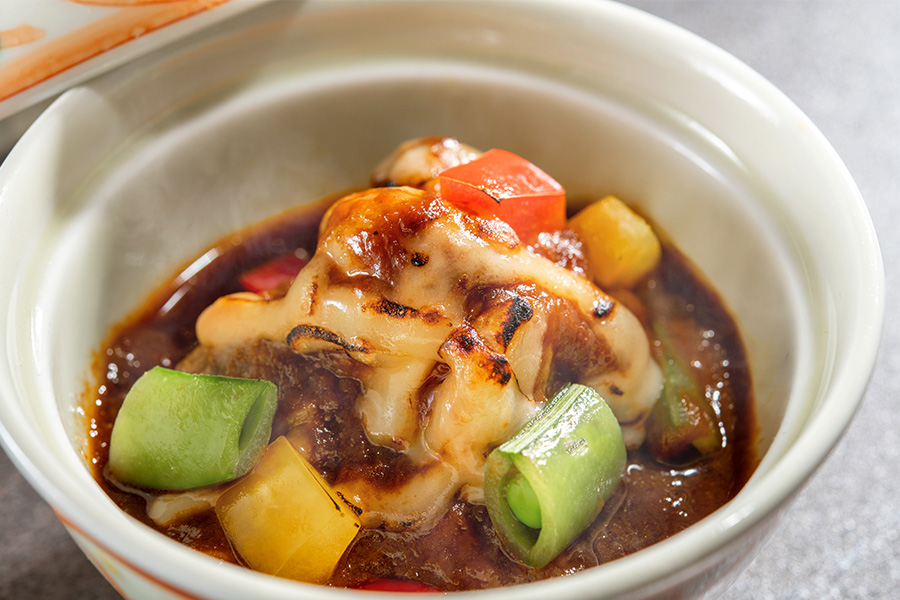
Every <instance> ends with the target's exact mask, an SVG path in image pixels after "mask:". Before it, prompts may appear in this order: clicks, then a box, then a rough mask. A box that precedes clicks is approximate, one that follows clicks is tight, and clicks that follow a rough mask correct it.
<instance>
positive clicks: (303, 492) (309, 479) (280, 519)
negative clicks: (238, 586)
mask: <svg viewBox="0 0 900 600" xmlns="http://www.w3.org/2000/svg"><path fill="white" fill-rule="evenodd" d="M216 514H217V515H218V517H219V521H220V523H221V524H222V528H223V529H224V530H225V535H226V536H228V540H229V541H230V542H231V544H232V546H233V547H234V549H235V550H236V551H237V552H238V554H240V556H241V558H243V559H244V561H245V562H246V563H247V565H248V566H250V568H252V569H254V570H256V571H261V572H263V573H268V574H270V575H277V576H279V577H286V578H289V579H296V580H299V581H306V582H308V583H325V582H326V581H327V580H328V578H329V577H330V576H331V573H332V572H333V571H334V568H335V566H336V565H337V563H338V561H339V560H340V558H341V556H342V555H343V554H344V551H345V550H346V549H347V547H348V546H349V545H350V542H352V541H353V538H354V537H356V534H357V532H358V531H359V527H360V523H359V519H358V518H357V516H356V514H355V513H354V511H353V510H352V509H351V508H350V507H348V506H347V505H346V504H345V503H344V502H343V500H341V498H340V497H338V496H337V495H336V494H335V492H334V491H333V490H332V489H331V488H330V486H329V485H328V483H327V482H326V481H325V480H324V479H322V477H321V476H320V475H319V474H318V473H317V472H316V470H315V469H314V468H313V467H312V465H310V464H309V463H308V462H307V461H306V460H305V459H304V458H303V457H302V456H301V455H300V454H299V453H298V452H297V451H296V450H295V449H294V447H293V446H292V445H291V443H290V442H289V441H287V439H286V438H284V437H279V438H278V439H276V440H275V441H274V442H272V443H271V444H269V447H268V448H267V449H266V452H265V454H264V455H263V457H262V459H260V461H259V463H258V464H257V465H256V467H255V468H254V469H253V471H251V472H250V473H249V474H248V475H247V476H245V477H244V478H243V479H241V480H240V481H238V482H237V483H236V484H235V485H234V486H232V487H231V488H229V489H228V490H227V491H226V492H225V493H224V494H222V496H221V497H220V498H219V500H218V502H217V503H216Z"/></svg>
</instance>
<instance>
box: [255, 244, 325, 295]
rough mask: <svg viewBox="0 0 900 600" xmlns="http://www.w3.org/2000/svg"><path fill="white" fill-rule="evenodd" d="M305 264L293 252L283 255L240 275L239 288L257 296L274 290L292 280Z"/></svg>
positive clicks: (302, 259)
mask: <svg viewBox="0 0 900 600" xmlns="http://www.w3.org/2000/svg"><path fill="white" fill-rule="evenodd" d="M307 262H309V261H308V260H307V259H305V258H300V257H299V256H297V255H296V254H294V253H293V252H292V253H290V254H285V255H284V256H280V257H278V258H276V259H274V260H271V261H269V262H267V263H265V264H262V265H260V266H258V267H256V268H255V269H251V270H250V271H247V272H246V273H244V274H243V275H241V277H240V283H241V287H243V288H244V289H245V290H247V291H248V292H256V293H257V294H260V293H262V292H265V291H266V290H271V289H275V288H277V287H279V286H281V285H284V284H285V283H287V282H289V281H291V280H292V279H294V278H295V277H296V276H297V273H299V272H300V269H302V268H303V267H304V266H305V265H306V263H307Z"/></svg>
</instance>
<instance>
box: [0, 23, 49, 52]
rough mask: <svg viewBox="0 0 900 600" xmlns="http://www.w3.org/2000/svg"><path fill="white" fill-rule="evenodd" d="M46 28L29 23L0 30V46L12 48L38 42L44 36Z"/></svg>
mask: <svg viewBox="0 0 900 600" xmlns="http://www.w3.org/2000/svg"><path fill="white" fill-rule="evenodd" d="M44 33H45V32H44V30H43V29H41V28H39V27H34V26H32V25H28V24H27V23H25V24H23V25H19V26H18V27H13V28H12V29H4V30H3V31H0V48H12V47H13V46H23V45H25V44H30V43H32V42H36V41H38V40H40V39H42V38H43V37H44Z"/></svg>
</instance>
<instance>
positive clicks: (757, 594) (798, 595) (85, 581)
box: [0, 0, 900, 600]
mask: <svg viewBox="0 0 900 600" xmlns="http://www.w3.org/2000/svg"><path fill="white" fill-rule="evenodd" d="M626 3H627V4H631V5H633V6H636V7H638V8H640V9H643V10H645V11H648V12H650V13H653V14H656V15H658V16H660V17H662V18H664V19H667V20H669V21H672V22H674V23H676V24H678V25H680V26H682V27H684V28H686V29H688V30H690V31H693V32H695V33H697V34H699V35H700V36H701V37H704V38H706V39H708V40H710V41H711V42H713V43H715V44H717V45H718V46H720V47H722V48H724V49H726V50H727V51H729V52H731V53H732V54H734V55H735V56H737V57H738V58H739V59H741V60H743V61H744V62H746V63H747V64H749V65H750V66H751V67H753V68H754V69H756V70H757V71H758V72H759V73H761V74H762V75H763V76H764V77H766V78H768V79H769V80H770V81H772V82H773V83H774V84H775V85H776V86H778V87H779V88H780V89H781V90H782V91H784V92H785V93H786V94H787V96H789V97H790V98H791V99H792V100H793V101H794V102H795V103H796V104H797V105H798V106H799V107H800V108H801V109H802V110H803V111H804V112H805V113H806V114H807V115H808V116H809V117H810V118H811V119H812V121H813V122H814V123H815V124H816V125H817V126H818V127H819V129H821V131H822V132H823V133H824V134H825V137H826V138H828V140H829V141H830V142H831V144H832V145H833V146H834V148H835V149H836V150H837V152H838V154H839V155H840V156H841V158H842V159H843V160H844V162H845V163H846V164H847V166H848V168H849V170H850V172H851V174H852V175H853V177H854V178H855V180H856V182H857V184H858V186H859V188H860V190H861V191H862V195H863V197H864V198H865V200H866V203H867V205H868V207H869V211H870V213H871V215H872V219H873V221H874V223H875V228H876V230H877V233H878V236H879V241H880V243H881V248H882V252H883V255H884V263H885V272H886V278H887V302H888V307H890V305H891V304H890V303H891V302H892V301H895V294H896V292H897V291H898V286H900V281H898V278H900V269H898V266H900V234H898V232H900V202H898V193H900V186H898V182H900V100H898V99H900V2H897V1H893V0H844V1H836V0H805V1H801V0H729V1H727V2H726V1H721V0H628V1H627V2H626ZM898 390H900V318H898V317H895V316H894V315H893V312H892V311H890V310H888V312H887V318H886V322H885V331H884V343H883V346H882V349H881V353H880V356H879V359H878V364H877V366H876V370H875V374H874V376H873V379H872V383H871V385H870V387H869V391H868V393H867V396H866V398H865V401H864V402H863V405H862V407H861V409H860V411H859V413H858V415H857V416H856V419H855V420H854V422H853V424H852V425H851V427H850V428H849V430H848V431H847V433H846V435H845V436H844V438H843V439H842V441H841V442H840V444H839V445H838V447H837V448H836V449H835V451H834V452H833V454H832V455H831V456H830V458H829V459H828V460H827V461H826V463H825V464H824V465H823V467H822V468H821V469H820V470H819V471H818V472H817V473H816V474H815V475H814V476H813V478H812V479H811V481H810V482H809V484H808V485H807V486H806V487H805V488H804V489H803V490H802V491H801V493H800V494H799V495H798V496H797V498H796V500H795V502H794V503H793V504H792V506H791V507H790V509H789V510H788V511H787V512H786V513H785V514H784V516H783V517H782V519H781V522H780V524H779V526H778V528H777V529H776V531H775V532H774V534H773V535H772V536H771V538H770V539H769V540H768V541H767V542H766V543H765V544H764V545H763V546H762V547H761V548H760V550H759V552H758V554H757V556H756V558H755V560H754V561H753V562H752V563H751V564H750V565H749V567H748V568H747V569H746V570H745V571H744V572H743V573H742V574H741V575H740V576H739V578H738V579H737V581H736V582H735V584H734V585H733V586H732V587H731V588H730V589H729V590H728V591H726V592H725V595H724V597H725V598H727V599H729V600H741V599H753V600H764V599H775V598H777V599H791V600H801V599H805V598H810V599H817V600H819V599H826V598H835V599H842V600H847V599H853V598H866V599H869V598H891V597H896V594H897V590H898V589H900V550H898V547H900V477H897V476H896V465H897V464H900V411H898V410H896V405H895V403H894V401H895V399H896V397H895V395H894V394H896V393H897V391H898ZM0 507H2V511H0V598H5V599H7V600H24V599H26V598H27V599H29V600H31V599H33V598H42V599H44V600H57V599H59V600H62V599H71V598H79V599H81V598H85V599H87V598H91V599H94V600H108V599H114V598H119V596H118V594H116V592H115V591H114V590H113V588H112V587H111V586H110V585H109V584H107V583H106V582H105V580H103V578H102V577H101V576H100V574H99V573H98V572H97V571H96V570H95V569H94V568H93V567H92V566H91V565H90V563H89V562H88V560H87V559H86V558H85V557H84V556H83V555H82V554H81V552H80V551H79V550H78V548H77V547H76V545H75V544H74V542H73V541H72V540H71V538H69V536H68V535H67V534H66V532H65V530H64V529H63V527H62V525H60V523H59V522H58V521H57V520H56V517H55V516H54V514H53V512H52V511H51V510H50V508H49V507H48V506H47V505H46V504H45V503H44V502H43V501H42V500H41V499H40V497H39V496H38V495H37V494H36V493H35V492H34V491H32V489H31V488H30V487H29V485H28V484H27V483H26V482H25V480H24V479H23V478H22V477H21V476H20V475H19V474H18V473H17V472H16V470H15V469H14V467H13V466H12V464H11V463H10V462H9V460H8V459H7V458H6V456H5V455H3V454H2V453H0Z"/></svg>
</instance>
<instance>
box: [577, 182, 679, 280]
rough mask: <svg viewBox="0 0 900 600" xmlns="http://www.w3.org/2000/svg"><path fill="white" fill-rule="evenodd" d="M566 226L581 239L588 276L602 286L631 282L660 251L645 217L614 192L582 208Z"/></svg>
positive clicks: (653, 262) (652, 264) (647, 268)
mask: <svg viewBox="0 0 900 600" xmlns="http://www.w3.org/2000/svg"><path fill="white" fill-rule="evenodd" d="M569 228H570V229H571V230H572V231H574V232H575V234H576V235H577V236H578V237H579V238H580V239H581V241H582V242H583V243H584V247H585V252H586V259H587V274H588V276H590V277H591V279H593V280H594V281H595V282H596V283H597V285H599V286H600V287H601V288H602V289H605V290H613V289H617V288H630V287H632V286H634V285H635V284H636V283H638V282H639V281H640V280H641V279H643V278H644V276H646V275H647V274H648V273H649V272H650V271H651V270H652V269H653V267H655V266H656V263H658V262H659V257H660V255H661V254H662V250H661V248H660V245H659V240H658V239H657V237H656V234H655V233H653V230H652V229H651V228H650V225H649V224H648V223H647V221H645V220H644V219H643V218H641V216H640V215H638V214H637V213H635V212H634V211H633V210H631V209H630V208H628V206H626V205H625V203H624V202H622V201H621V200H619V199H618V198H616V197H615V196H607V197H606V198H603V199H602V200H598V201H596V202H594V203H593V204H591V205H589V206H587V207H585V208H584V209H582V210H581V211H580V212H579V213H578V214H576V215H575V216H574V217H572V218H571V219H570V220H569Z"/></svg>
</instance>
